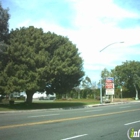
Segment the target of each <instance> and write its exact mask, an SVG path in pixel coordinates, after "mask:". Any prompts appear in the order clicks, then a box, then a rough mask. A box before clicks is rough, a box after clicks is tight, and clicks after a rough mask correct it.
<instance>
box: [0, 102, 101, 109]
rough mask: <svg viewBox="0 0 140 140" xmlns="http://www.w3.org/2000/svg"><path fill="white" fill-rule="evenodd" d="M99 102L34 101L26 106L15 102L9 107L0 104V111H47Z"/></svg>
mask: <svg viewBox="0 0 140 140" xmlns="http://www.w3.org/2000/svg"><path fill="white" fill-rule="evenodd" d="M97 103H99V100H93V99H72V100H70V101H68V100H55V101H47V100H36V101H33V103H32V104H30V105H28V104H26V103H24V102H23V101H21V102H19V101H18V102H15V104H14V105H9V104H8V103H3V104H2V103H1V104H0V111H8V110H9V111H10V110H30V109H49V108H66V109H67V108H70V107H77V106H85V105H89V104H97Z"/></svg>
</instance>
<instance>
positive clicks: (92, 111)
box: [85, 109, 102, 112]
mask: <svg viewBox="0 0 140 140" xmlns="http://www.w3.org/2000/svg"><path fill="white" fill-rule="evenodd" d="M94 111H102V109H98V110H88V111H85V112H94Z"/></svg>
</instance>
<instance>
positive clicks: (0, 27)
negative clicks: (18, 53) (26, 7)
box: [0, 2, 10, 42]
mask: <svg viewBox="0 0 140 140" xmlns="http://www.w3.org/2000/svg"><path fill="white" fill-rule="evenodd" d="M9 18H10V15H9V13H8V9H4V8H3V7H2V4H1V2H0V42H1V41H6V39H7V35H8V32H9V25H8V21H9Z"/></svg>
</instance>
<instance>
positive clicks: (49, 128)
mask: <svg viewBox="0 0 140 140" xmlns="http://www.w3.org/2000/svg"><path fill="white" fill-rule="evenodd" d="M132 128H133V129H134V131H135V132H136V131H138V130H140V102H138V103H125V104H118V105H109V106H100V107H91V108H82V109H71V110H40V111H23V112H13V113H0V139H1V140H128V136H127V132H128V133H131V130H132ZM135 136H136V135H134V137H133V138H132V140H133V139H134V140H135V139H136V138H135ZM137 136H138V135H137ZM137 139H140V136H139V138H137Z"/></svg>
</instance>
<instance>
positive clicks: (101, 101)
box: [100, 41, 124, 104]
mask: <svg viewBox="0 0 140 140" xmlns="http://www.w3.org/2000/svg"><path fill="white" fill-rule="evenodd" d="M118 43H124V42H123V41H121V42H114V43H111V44H109V45H107V46H106V47H104V48H103V49H101V50H100V52H102V51H103V50H105V49H106V48H108V47H109V46H112V45H114V44H118ZM101 74H102V73H101ZM100 78H101V79H100V104H102V103H103V100H102V75H100Z"/></svg>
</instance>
